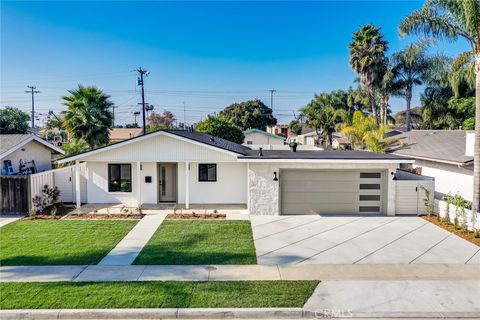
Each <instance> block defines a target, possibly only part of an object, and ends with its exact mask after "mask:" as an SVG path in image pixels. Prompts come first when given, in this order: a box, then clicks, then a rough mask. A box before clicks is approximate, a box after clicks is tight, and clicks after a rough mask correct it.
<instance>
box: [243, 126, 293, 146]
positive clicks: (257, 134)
mask: <svg viewBox="0 0 480 320" xmlns="http://www.w3.org/2000/svg"><path fill="white" fill-rule="evenodd" d="M243 134H244V135H245V140H244V143H243V144H244V145H283V144H284V141H285V137H282V136H277V135H276V134H273V133H270V132H266V131H263V130H259V129H248V130H246V131H244V132H243Z"/></svg>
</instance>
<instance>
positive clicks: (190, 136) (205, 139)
mask: <svg viewBox="0 0 480 320" xmlns="http://www.w3.org/2000/svg"><path fill="white" fill-rule="evenodd" d="M158 135H167V136H170V137H177V138H178V139H181V140H189V141H191V142H193V143H198V144H202V145H205V146H206V147H209V148H214V149H217V150H220V151H224V152H228V153H231V154H234V155H236V156H238V155H245V154H247V152H248V151H249V150H250V148H248V147H245V146H242V145H240V144H237V143H234V142H231V141H228V140H225V139H221V138H218V137H215V136H212V135H209V134H206V133H201V132H196V131H186V130H168V129H163V130H157V131H154V132H150V133H147V134H145V135H140V136H137V137H133V138H130V139H126V140H123V141H120V142H117V143H113V144H110V145H107V146H103V147H100V148H96V149H93V150H90V151H86V152H83V153H79V154H76V155H74V156H70V157H66V158H63V159H60V160H58V162H59V163H65V162H69V161H73V160H78V159H81V158H84V157H87V156H91V155H94V154H96V153H99V152H103V151H108V150H112V149H115V148H118V147H122V146H124V145H127V144H130V143H136V142H138V141H142V140H145V139H150V138H153V137H156V136H158Z"/></svg>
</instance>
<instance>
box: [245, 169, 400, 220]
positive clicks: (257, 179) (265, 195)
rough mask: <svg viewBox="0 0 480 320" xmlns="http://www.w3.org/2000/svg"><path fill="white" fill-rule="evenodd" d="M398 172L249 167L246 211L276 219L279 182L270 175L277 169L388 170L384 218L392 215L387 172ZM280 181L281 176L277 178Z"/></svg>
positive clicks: (392, 186)
mask: <svg viewBox="0 0 480 320" xmlns="http://www.w3.org/2000/svg"><path fill="white" fill-rule="evenodd" d="M397 168H398V164H392V163H382V164H381V163H374V164H368V163H353V162H350V163H283V162H273V163H259V162H252V163H249V167H248V191H249V199H248V201H249V203H248V206H249V210H250V213H251V214H258V215H279V214H280V189H279V188H280V181H273V173H274V172H277V175H279V172H280V170H281V169H332V170H338V169H376V170H388V174H387V184H386V186H387V203H386V212H387V215H394V214H395V200H396V197H395V181H394V180H393V179H391V175H390V173H391V172H394V171H395V170H396V169H397ZM279 179H281V176H279Z"/></svg>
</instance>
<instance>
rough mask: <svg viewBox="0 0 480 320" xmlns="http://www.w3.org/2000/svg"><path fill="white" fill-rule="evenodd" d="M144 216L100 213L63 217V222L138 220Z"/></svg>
mask: <svg viewBox="0 0 480 320" xmlns="http://www.w3.org/2000/svg"><path fill="white" fill-rule="evenodd" d="M144 216H145V215H144V214H138V213H131V214H123V213H122V214H107V213H105V214H102V213H82V214H72V215H70V216H68V217H65V220H80V219H90V220H140V219H142V218H143V217H144Z"/></svg>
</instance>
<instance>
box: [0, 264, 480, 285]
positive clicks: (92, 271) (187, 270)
mask: <svg viewBox="0 0 480 320" xmlns="http://www.w3.org/2000/svg"><path fill="white" fill-rule="evenodd" d="M242 280H322V281H329V280H339V281H340V280H342V281H347V280H480V272H478V265H446V264H444V265H425V264H422V265H393V264H392V265H388V264H384V265H300V266H295V265H293V266H288V265H283V266H282V265H208V266H207V265H195V266H193V265H187V266H185V265H178V266H172V265H163V266H162V265H149V266H144V265H132V266H130V265H129V266H107V265H102V266H100V265H90V266H3V267H0V282H27V281H33V282H52V281H242Z"/></svg>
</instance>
